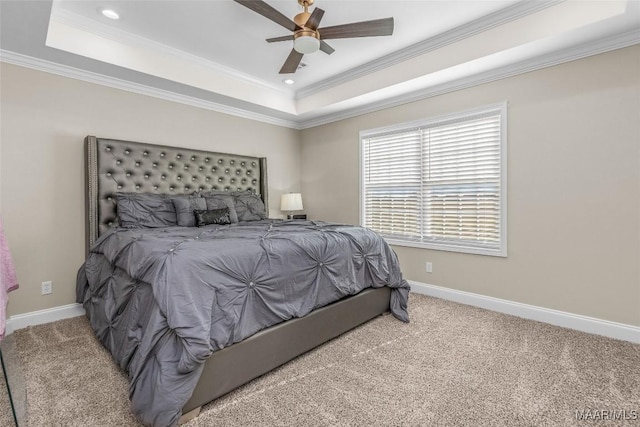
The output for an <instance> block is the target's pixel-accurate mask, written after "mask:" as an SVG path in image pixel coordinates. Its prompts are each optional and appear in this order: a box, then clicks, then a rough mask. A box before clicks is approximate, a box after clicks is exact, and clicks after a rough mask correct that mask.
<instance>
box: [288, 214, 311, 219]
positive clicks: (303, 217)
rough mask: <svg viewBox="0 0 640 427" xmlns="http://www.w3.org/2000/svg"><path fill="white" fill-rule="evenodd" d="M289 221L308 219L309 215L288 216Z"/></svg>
mask: <svg viewBox="0 0 640 427" xmlns="http://www.w3.org/2000/svg"><path fill="white" fill-rule="evenodd" d="M287 219H305V220H306V219H307V214H297V215H294V214H289V215H287Z"/></svg>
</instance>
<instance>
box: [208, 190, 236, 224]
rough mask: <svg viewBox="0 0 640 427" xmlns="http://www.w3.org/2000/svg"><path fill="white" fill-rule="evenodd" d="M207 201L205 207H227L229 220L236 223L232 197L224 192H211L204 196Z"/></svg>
mask: <svg viewBox="0 0 640 427" xmlns="http://www.w3.org/2000/svg"><path fill="white" fill-rule="evenodd" d="M205 200H206V202H207V209H208V210H213V209H222V208H227V209H229V219H230V220H231V224H237V223H238V214H237V212H236V208H235V203H234V202H233V198H232V197H231V196H230V195H229V193H226V194H213V195H209V196H206V197H205Z"/></svg>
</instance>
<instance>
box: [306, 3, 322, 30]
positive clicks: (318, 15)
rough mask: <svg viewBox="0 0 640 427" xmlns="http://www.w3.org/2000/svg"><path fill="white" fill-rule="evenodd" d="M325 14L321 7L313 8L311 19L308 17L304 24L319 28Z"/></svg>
mask: <svg viewBox="0 0 640 427" xmlns="http://www.w3.org/2000/svg"><path fill="white" fill-rule="evenodd" d="M323 15H324V10H322V9H320V8H319V7H316V8H315V9H313V13H312V14H311V16H310V17H309V19H307V23H306V24H304V26H305V27H306V28H309V29H311V30H317V29H318V25H320V21H321V20H322V16H323Z"/></svg>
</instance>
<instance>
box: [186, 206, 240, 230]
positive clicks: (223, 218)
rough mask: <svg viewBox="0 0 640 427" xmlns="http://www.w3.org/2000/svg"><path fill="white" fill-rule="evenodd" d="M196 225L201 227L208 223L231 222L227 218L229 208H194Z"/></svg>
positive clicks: (221, 223) (220, 223)
mask: <svg viewBox="0 0 640 427" xmlns="http://www.w3.org/2000/svg"><path fill="white" fill-rule="evenodd" d="M194 214H195V217H196V225H197V226H198V227H202V226H205V225H210V224H218V225H227V224H231V218H229V208H222V209H212V210H196V211H194Z"/></svg>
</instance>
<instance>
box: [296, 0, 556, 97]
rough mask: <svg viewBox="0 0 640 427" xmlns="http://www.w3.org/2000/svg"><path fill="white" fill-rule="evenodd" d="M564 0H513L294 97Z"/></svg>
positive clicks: (401, 60) (305, 94)
mask: <svg viewBox="0 0 640 427" xmlns="http://www.w3.org/2000/svg"><path fill="white" fill-rule="evenodd" d="M564 1H566V0H540V1H521V2H518V3H515V4H513V5H511V6H508V7H506V8H504V9H500V10H498V11H496V12H493V13H491V14H489V15H486V16H483V17H481V18H478V19H475V20H473V21H471V22H469V23H468V24H464V25H460V26H458V27H456V28H453V29H451V30H449V31H445V32H444V33H442V34H439V35H437V36H434V37H430V38H428V39H426V40H423V41H421V42H418V43H415V44H413V45H411V46H408V47H406V48H404V49H400V50H398V51H396V52H393V53H390V54H388V55H385V56H383V57H381V58H378V59H376V60H374V61H370V62H367V63H365V64H363V65H361V66H359V67H356V68H352V69H351V70H348V71H345V72H343V73H340V74H337V75H335V76H333V77H330V78H328V79H325V80H322V81H320V82H317V83H314V84H311V85H308V86H306V87H304V88H301V89H299V90H297V91H296V95H295V98H296V100H300V99H303V98H306V97H308V96H311V95H314V94H316V93H319V92H322V91H324V90H327V89H331V88H332V87H335V86H338V85H341V84H344V83H347V82H349V81H351V80H354V79H357V78H360V77H364V76H366V75H368V74H371V73H374V72H376V71H380V70H382V69H384V68H388V67H391V66H393V65H397V64H400V63H401V62H404V61H407V60H409V59H411V58H415V57H417V56H420V55H424V54H426V53H428V52H431V51H434V50H436V49H440V48H442V47H444V46H447V45H450V44H453V43H456V42H458V41H460V40H463V39H466V38H468V37H472V36H474V35H476V34H480V33H482V32H484V31H487V30H489V29H491V28H495V27H498V26H500V25H504V24H506V23H508V22H511V21H514V20H516V19H519V18H522V17H524V16H527V15H531V14H533V13H536V12H539V11H541V10H543V9H546V8H548V7H551V6H555V5H557V4H560V3H563V2H564Z"/></svg>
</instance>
